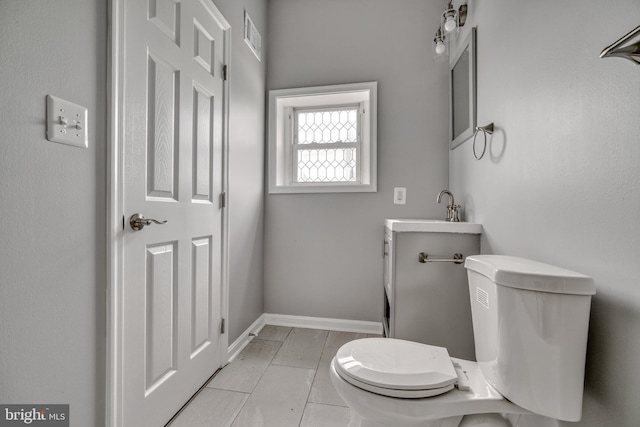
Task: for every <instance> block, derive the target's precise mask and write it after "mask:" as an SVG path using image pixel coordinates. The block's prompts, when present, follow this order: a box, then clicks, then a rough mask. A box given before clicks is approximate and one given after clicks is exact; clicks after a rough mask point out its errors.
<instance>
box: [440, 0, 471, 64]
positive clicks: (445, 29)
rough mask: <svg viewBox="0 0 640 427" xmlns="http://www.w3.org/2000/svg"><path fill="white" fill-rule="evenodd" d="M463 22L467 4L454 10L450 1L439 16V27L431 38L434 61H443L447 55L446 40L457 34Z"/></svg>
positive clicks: (465, 19)
mask: <svg viewBox="0 0 640 427" xmlns="http://www.w3.org/2000/svg"><path fill="white" fill-rule="evenodd" d="M465 22H467V5H466V4H463V5H461V6H460V8H458V10H456V9H454V7H453V1H450V2H449V6H447V10H445V11H444V13H443V14H442V17H441V18H440V27H439V28H438V31H436V36H435V38H434V39H433V59H434V60H435V61H444V59H446V58H447V57H448V56H449V47H448V40H450V38H451V37H456V36H457V35H458V31H459V28H460V27H462V26H464V24H465Z"/></svg>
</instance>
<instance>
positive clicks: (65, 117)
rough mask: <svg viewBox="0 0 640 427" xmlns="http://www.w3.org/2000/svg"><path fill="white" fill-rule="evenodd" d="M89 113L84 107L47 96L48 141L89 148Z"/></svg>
mask: <svg viewBox="0 0 640 427" xmlns="http://www.w3.org/2000/svg"><path fill="white" fill-rule="evenodd" d="M88 115H89V114H88V111H87V108H86V107H83V106H82V105H78V104H74V103H73V102H69V101H65V100H64V99H60V98H58V97H55V96H51V95H47V139H48V140H49V141H53V142H58V143H60V144H67V145H73V146H75V147H82V148H87V147H88V146H89V135H88V132H87V117H88Z"/></svg>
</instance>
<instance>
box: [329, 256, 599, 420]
mask: <svg viewBox="0 0 640 427" xmlns="http://www.w3.org/2000/svg"><path fill="white" fill-rule="evenodd" d="M465 268H467V273H468V279H469V291H470V292H469V294H470V296H471V314H472V319H473V333H474V338H475V349H476V358H477V359H478V361H477V362H473V361H468V360H462V359H456V358H450V357H449V354H448V353H447V350H446V348H443V347H436V346H431V345H425V344H419V343H415V342H411V341H405V340H397V339H391V338H365V339H360V340H355V341H351V342H349V343H347V344H345V345H344V346H342V347H341V348H340V349H339V350H338V352H337V354H336V357H335V358H334V359H333V361H332V363H331V366H330V377H331V382H332V383H333V385H334V386H335V388H336V390H337V392H338V394H339V395H340V396H341V397H342V399H343V400H344V401H345V403H346V404H347V405H348V406H349V407H350V408H351V409H352V410H353V412H354V413H355V415H356V418H357V419H356V420H355V422H356V424H358V425H359V426H361V427H367V426H371V427H373V426H388V427H398V426H421V427H456V426H460V427H463V426H487V427H489V426H491V427H494V426H511V424H510V423H509V421H507V419H506V417H503V416H499V415H497V414H538V415H543V416H545V417H549V418H553V419H557V420H563V421H579V420H580V418H581V417H582V393H583V388H584V365H585V353H586V346H587V332H588V328H589V312H590V307H591V296H592V295H593V294H595V286H594V284H593V280H592V279H591V278H590V277H588V276H585V275H582V274H579V273H575V272H572V271H569V270H565V269H562V268H558V267H554V266H551V265H547V264H542V263H539V262H535V261H531V260H527V259H522V258H515V257H509V256H501V255H477V256H470V257H468V258H467V259H466V261H465Z"/></svg>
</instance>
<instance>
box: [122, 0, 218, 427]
mask: <svg viewBox="0 0 640 427" xmlns="http://www.w3.org/2000/svg"><path fill="white" fill-rule="evenodd" d="M120 5H121V7H122V8H123V12H122V13H123V15H122V16H123V23H124V26H123V30H124V32H123V34H124V36H123V37H124V43H123V45H124V54H123V58H124V61H123V65H122V70H123V75H122V77H121V84H123V90H122V100H123V101H122V108H123V111H122V181H123V182H122V206H123V214H124V226H123V234H122V274H123V277H122V313H121V315H122V316H123V320H122V323H121V324H122V331H121V333H122V341H121V342H122V346H123V347H122V349H121V354H122V361H121V364H122V369H121V372H122V378H121V387H122V388H121V398H120V399H118V400H120V402H119V404H120V405H121V409H122V411H121V424H122V426H124V427H129V426H131V427H133V426H135V427H141V426H147V427H159V426H163V425H165V424H166V422H167V421H169V419H170V418H171V417H172V416H173V415H174V414H175V413H176V412H177V411H178V410H179V409H180V408H181V406H182V405H184V404H185V403H186V402H187V400H188V399H189V398H190V397H191V396H192V395H193V394H194V393H195V392H196V391H197V390H198V388H199V387H200V386H202V385H203V384H204V383H205V381H206V380H207V379H208V378H209V377H210V376H211V375H212V374H213V373H214V372H215V371H216V370H217V369H218V368H219V367H220V366H221V364H222V361H221V353H222V351H221V343H222V340H221V331H220V326H221V318H222V314H221V307H222V301H223V298H222V286H221V283H222V266H223V263H222V258H223V245H222V238H223V208H224V206H223V204H222V203H221V201H222V200H223V199H222V198H221V194H222V192H223V177H224V167H225V162H224V161H223V154H224V153H223V148H224V147H223V137H224V132H225V131H224V126H225V108H226V107H225V104H226V103H225V101H224V97H225V94H226V89H225V87H226V83H225V74H226V70H225V58H226V54H227V53H226V49H227V41H226V37H228V31H227V30H226V28H227V26H226V23H225V22H224V20H223V18H222V17H221V15H219V12H218V11H217V9H216V8H215V6H214V5H213V3H211V0H145V1H142V0H133V1H124V2H121V3H120ZM134 214H142V215H143V216H144V217H146V218H152V219H155V220H157V222H159V223H156V222H151V223H150V224H148V225H145V222H144V221H140V222H141V223H142V225H145V226H144V227H143V228H141V229H139V230H137V231H136V230H134V228H138V227H132V226H131V224H130V218H131V216H132V215H134ZM164 221H166V223H162V222H164ZM147 222H149V221H147Z"/></svg>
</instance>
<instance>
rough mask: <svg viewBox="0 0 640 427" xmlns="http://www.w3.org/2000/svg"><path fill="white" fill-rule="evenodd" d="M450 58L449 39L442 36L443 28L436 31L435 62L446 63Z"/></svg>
mask: <svg viewBox="0 0 640 427" xmlns="http://www.w3.org/2000/svg"><path fill="white" fill-rule="evenodd" d="M448 57H449V46H448V44H447V38H446V36H445V35H444V34H442V28H438V31H436V37H435V38H434V39H433V60H434V61H438V62H444V61H446V60H447V58H448Z"/></svg>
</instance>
